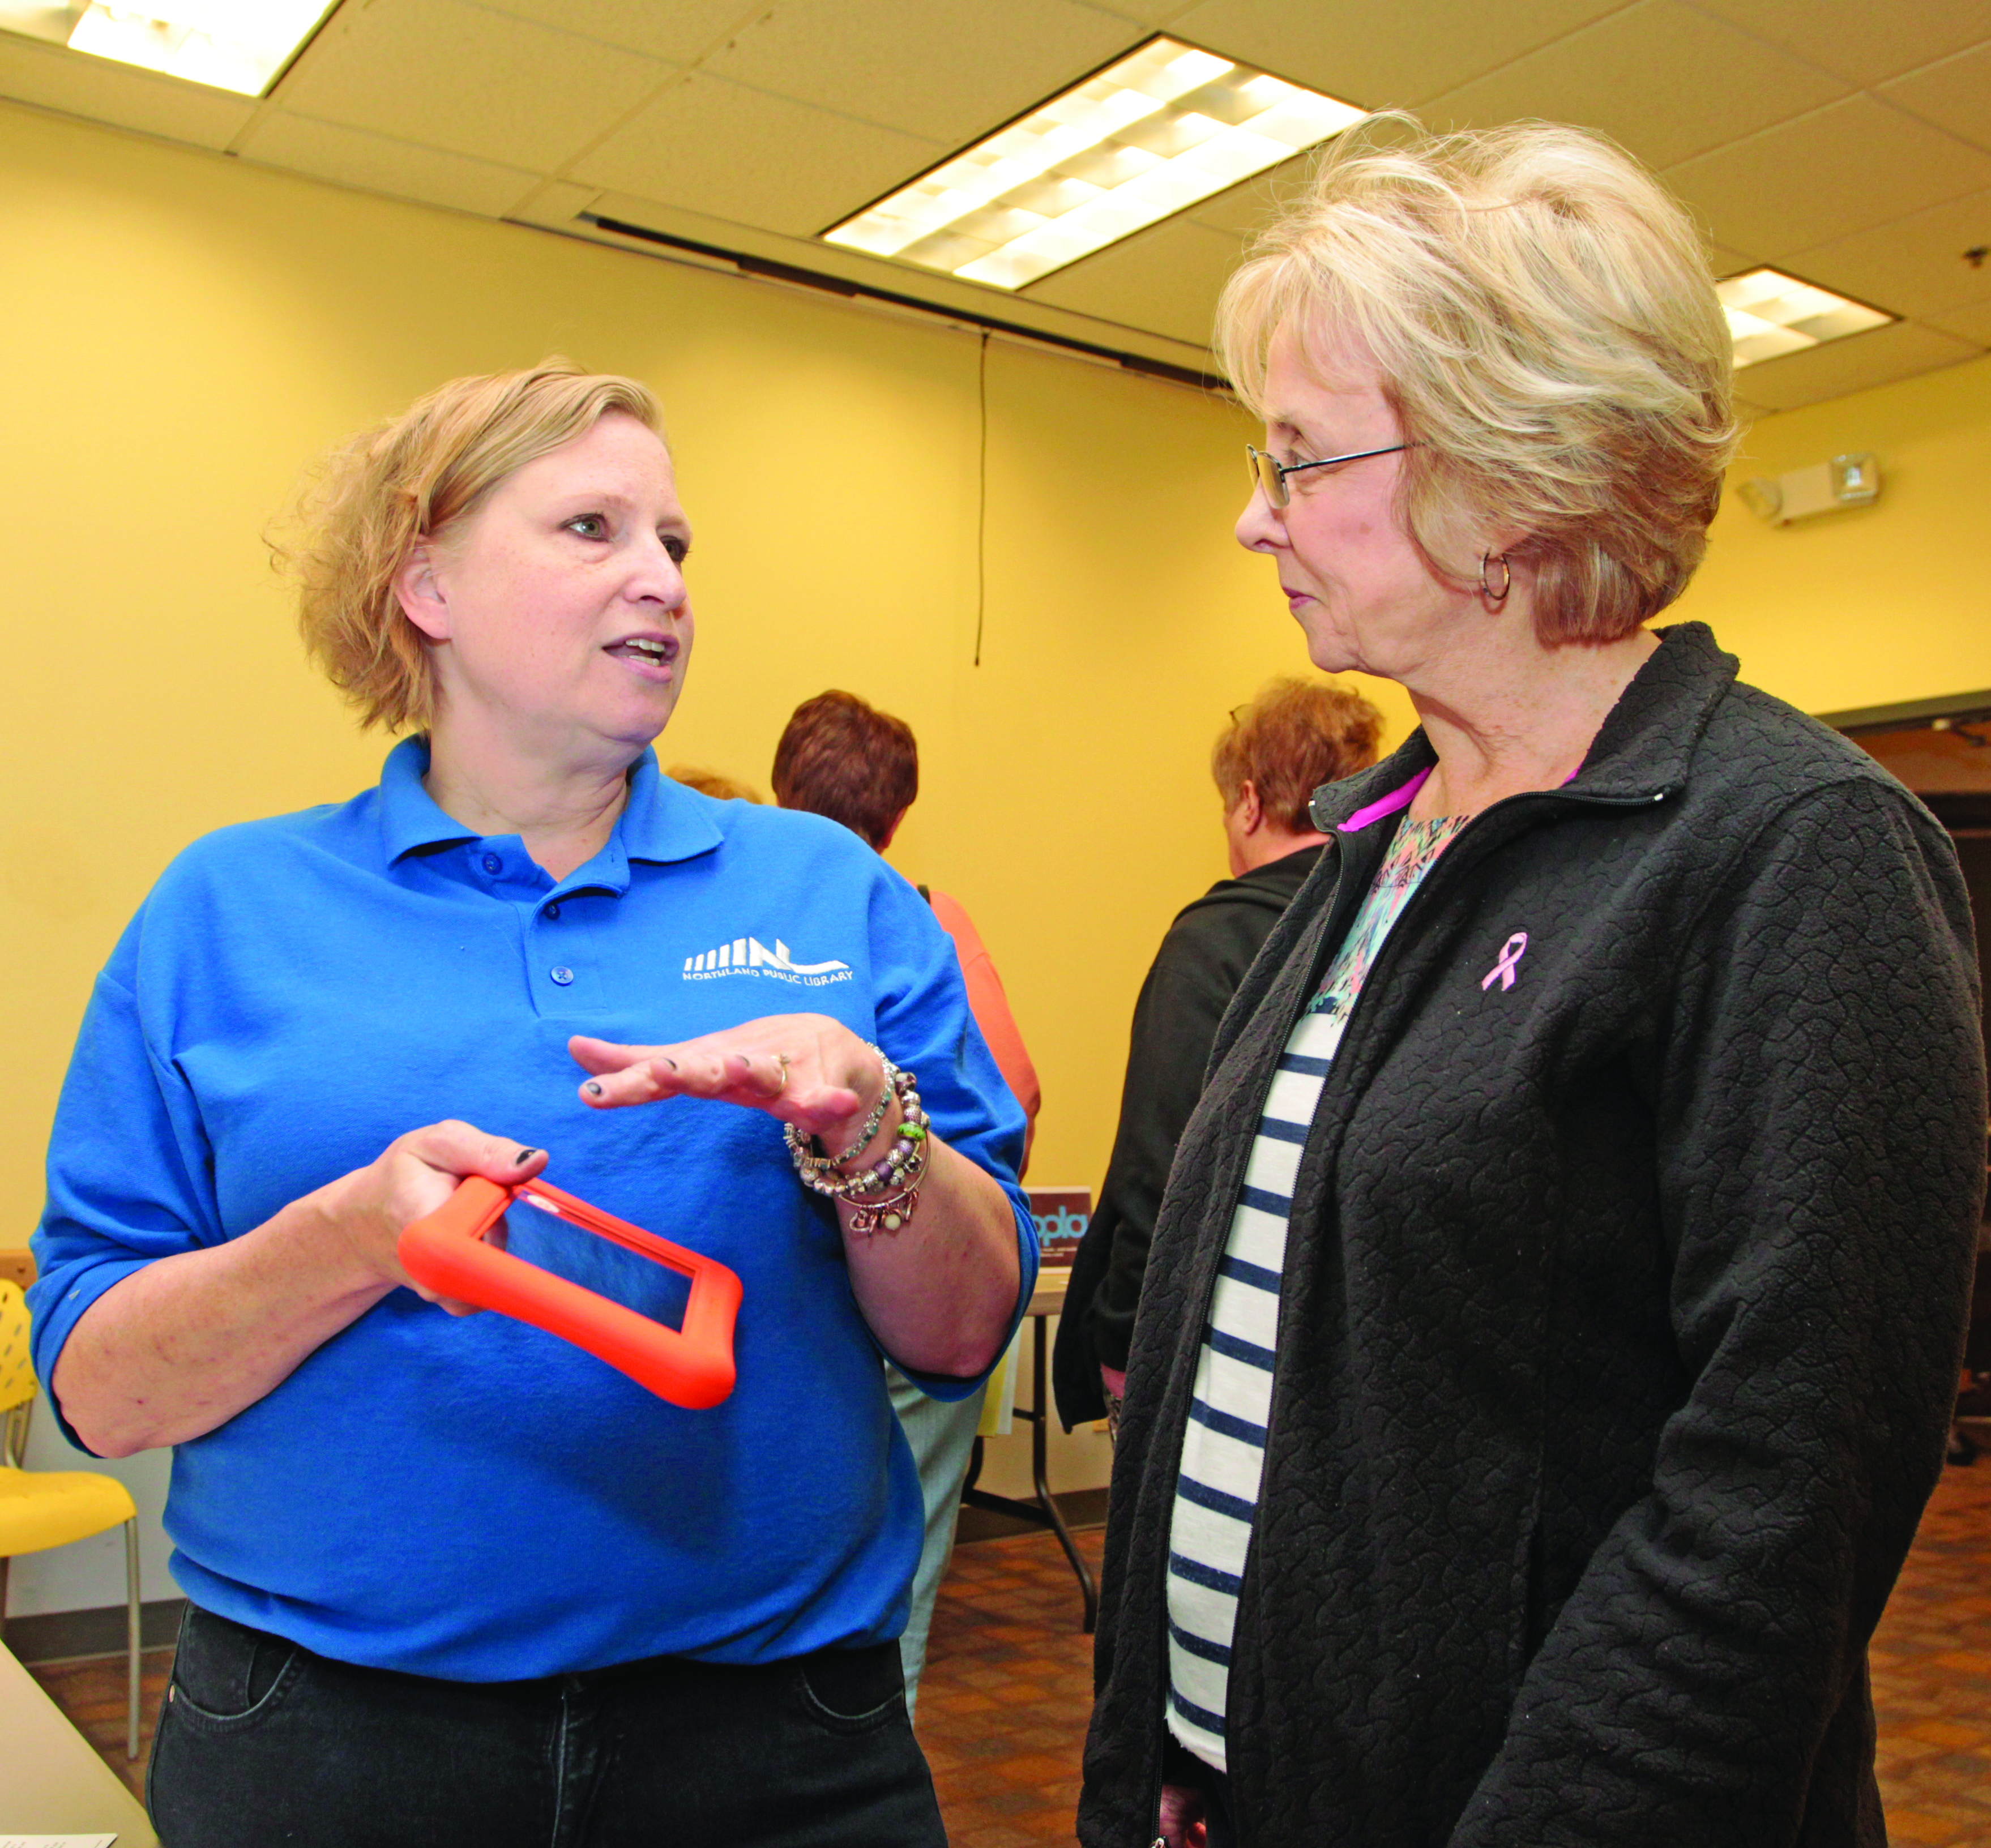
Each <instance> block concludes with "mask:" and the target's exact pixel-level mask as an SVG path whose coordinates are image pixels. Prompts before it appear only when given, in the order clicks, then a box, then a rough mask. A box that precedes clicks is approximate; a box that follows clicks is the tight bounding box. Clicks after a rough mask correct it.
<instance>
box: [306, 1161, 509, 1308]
mask: <svg viewBox="0 0 1991 1848" xmlns="http://www.w3.org/2000/svg"><path fill="white" fill-rule="evenodd" d="M544 1166H546V1152H545V1151H544V1150H543V1149H522V1148H520V1147H519V1145H518V1143H517V1142H513V1141H509V1140H507V1139H506V1138H503V1137H502V1136H494V1135H486V1134H485V1132H483V1131H482V1130H481V1129H476V1128H472V1127H471V1125H469V1124H468V1123H458V1122H444V1123H431V1124H429V1125H427V1126H426V1127H425V1128H420V1129H411V1130H410V1131H409V1132H407V1135H400V1136H396V1138H394V1139H393V1142H390V1143H389V1144H388V1145H387V1146H386V1148H385V1149H382V1150H381V1152H379V1155H376V1157H375V1158H374V1159H373V1160H372V1161H371V1162H368V1163H367V1165H366V1166H365V1167H364V1168H356V1169H353V1170H352V1172H351V1173H349V1174H345V1175H342V1176H340V1177H339V1179H337V1180H335V1181H333V1182H332V1183H330V1184H329V1185H328V1186H325V1187H323V1188H321V1189H319V1190H318V1196H316V1203H317V1205H318V1207H319V1210H321V1211H322V1213H324V1214H325V1217H327V1219H328V1220H329V1221H330V1222H331V1223H332V1226H333V1227H335V1228H336V1229H337V1230H338V1231H339V1233H340V1234H342V1235H343V1237H345V1240H346V1241H347V1244H348V1247H349V1252H350V1254H351V1255H352V1257H353V1258H355V1259H356V1260H357V1261H359V1264H361V1265H362V1266H363V1267H364V1268H366V1269H367V1270H369V1271H371V1272H372V1273H373V1275H376V1276H377V1277H379V1278H382V1279H383V1280H384V1281H387V1282H389V1283H393V1284H403V1285H407V1288H410V1289H411V1290H413V1291H414V1292H415V1293H416V1295H418V1296H420V1297H421V1298H424V1300H425V1301H427V1302H434V1303H439V1304H440V1305H441V1306H442V1307H443V1308H444V1309H447V1310H448V1311H449V1312H450V1313H451V1315H474V1314H475V1312H476V1309H475V1305H474V1304H471V1303H467V1302H456V1301H455V1300H454V1299H453V1298H449V1297H443V1296H437V1295H436V1294H435V1293H434V1292H433V1291H431V1290H427V1289H424V1288H423V1287H422V1286H421V1285H420V1284H418V1283H417V1282H416V1281H414V1278H411V1277H410V1276H409V1275H408V1274H407V1271H404V1270H403V1269H402V1268H401V1260H400V1253H399V1251H397V1249H396V1246H397V1243H398V1241H399V1240H400V1236H401V1232H402V1229H403V1227H406V1226H408V1225H411V1224H412V1223H414V1221H415V1220H418V1219H422V1218H424V1217H427V1215H428V1214H429V1213H433V1212H434V1211H435V1210H436V1209H437V1207H439V1206H441V1205H442V1204H443V1203H444V1202H445V1201H446V1200H448V1198H449V1196H451V1194H452V1193H454V1192H455V1191H456V1189H457V1186H458V1183H459V1182H461V1180H463V1179H465V1176H469V1175H473V1174H477V1175H482V1176H483V1177H484V1178H485V1179H486V1180H492V1181H496V1182H497V1183H499V1185H500V1186H507V1187H509V1186H516V1185H517V1184H518V1183H519V1182H520V1181H522V1180H525V1179H528V1178H529V1177H530V1176H533V1175H535V1174H537V1173H538V1172H539V1170H540V1169H542V1168H543V1167H544Z"/></svg>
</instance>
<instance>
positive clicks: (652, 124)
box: [573, 71, 948, 237]
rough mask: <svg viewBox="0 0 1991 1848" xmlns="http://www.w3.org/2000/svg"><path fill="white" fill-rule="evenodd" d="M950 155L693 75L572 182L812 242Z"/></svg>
mask: <svg viewBox="0 0 1991 1848" xmlns="http://www.w3.org/2000/svg"><path fill="white" fill-rule="evenodd" d="M947 152H948V149H947V148H945V147H944V146H942V145H941V144H940V143H938V142H937V141H920V140H916V139H914V138H913V137H912V136H910V135H907V134H899V133H898V132H897V131H895V130H893V129H890V128H878V127H876V126H875V125H874V124H871V123H869V122H858V121H852V120H851V118H850V117H849V116H846V115H833V114H831V113H830V112H829V111H828V110H825V109H814V108H811V107H809V106H808V104H805V103H795V102H791V101H789V100H788V99H787V98H786V97H777V96H770V95H769V94H767V92H766V91H765V90H749V89H747V88H746V87H744V85H742V84H738V83H725V82H723V81H722V80H720V79H719V78H717V77H707V76H706V74H705V73H703V71H694V72H693V73H692V75H691V76H690V77H688V78H686V80H685V81H684V82H683V83H681V84H679V85H677V86H676V87H674V88H672V89H671V90H666V91H665V93H664V94H662V96H660V97H657V98H656V99H655V100H654V101H652V103H650V104H648V106H647V107H645V108H644V109H643V110H642V111H640V112H639V113H638V114H637V115H636V116H635V118H634V119H633V120H631V121H630V122H628V124H625V126H624V127H623V128H621V129H619V130H618V131H617V132H616V133H615V134H614V135H612V136H611V137H610V138H609V139H608V141H604V143H603V144H602V145H601V146H600V147H598V148H594V149H593V150H592V151H590V153H589V154H588V155H587V157H586V158H584V159H582V160H580V161H577V162H575V163H574V171H573V178H575V179H578V180H584V181H589V182H593V183H594V184H596V185H603V186H609V187H613V188H614V189H615V190H616V191H618V192H634V193H637V194H639V195H640V196H642V197H643V198H645V199H661V200H662V201H663V202H665V204H666V205H679V206H687V207H689V208H690V209H693V210H694V211H698V212H703V213H706V214H708V215H710V216H712V217H714V218H725V219H731V220H734V221H735V222H736V223H740V224H747V225H758V226H761V228H762V229H764V230H770V231H785V232H787V233H789V234H790V235H791V236H793V237H813V236H814V235H815V233H817V232H818V231H820V230H822V229H823V228H824V227H825V226H828V225H829V224H831V223H834V222H835V221H836V220H837V219H839V218H841V217H842V216H845V215H846V213H850V212H854V211H855V210H856V209H857V208H858V207H859V206H861V205H863V204H864V203H865V202H866V201H868V200H870V199H875V198H876V196H878V195H879V194H880V193H881V192H889V191H890V189H892V188H893V187H894V186H896V185H898V184H899V183H900V182H901V181H903V180H906V179H910V178H911V177H912V175H914V174H915V173H917V172H920V171H921V169H922V168H927V167H930V166H931V165H933V164H934V162H935V161H937V160H938V159H939V158H941V156H942V155H944V154H945V153H947Z"/></svg>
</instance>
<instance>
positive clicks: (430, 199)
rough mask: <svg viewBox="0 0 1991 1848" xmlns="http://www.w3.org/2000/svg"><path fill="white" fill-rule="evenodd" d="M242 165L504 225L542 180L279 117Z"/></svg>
mask: <svg viewBox="0 0 1991 1848" xmlns="http://www.w3.org/2000/svg"><path fill="white" fill-rule="evenodd" d="M234 151H236V152H237V154H240V155H241V156H242V157H243V159H245V160H251V161H257V162H261V163H263V164H264V165H266V166H271V167H282V168H288V170H289V171H291V172H294V173H308V174H311V175H313V176H314V177H315V178H317V179H328V180H336V181H337V182H339V184H340V185H346V186H358V187H361V188H362V189H364V190H366V192H385V193H388V194H390V195H391V196H393V197H395V198H396V199H420V201H421V202H423V203H424V204H425V205H431V206H454V207H455V208H456V209H458V211H461V212H476V213H481V214H482V216H485V217H486V218H499V217H502V216H504V214H505V213H506V212H508V211H509V210H510V209H511V208H512V206H514V205H516V203H517V202H519V200H520V199H523V198H524V197H525V196H526V194H527V193H528V192H530V191H531V190H532V189H533V187H534V186H535V185H537V184H538V182H539V175H537V174H533V173H526V172H521V171H520V170H519V168H516V167H500V166H495V165H492V163H491V162H488V161H474V160H471V158H469V157H468V155H461V154H445V153H444V152H442V151H441V150H440V149H439V148H418V147H417V146H415V145H413V144H412V143H410V142H408V141H391V140H390V139H389V138H387V137H386V136H385V135H381V134H368V133H367V132H366V131H365V130H364V129H362V128H341V127H340V126H339V124H336V123H334V122H318V121H312V120H311V118H310V117H307V116H301V115H291V114H288V113H286V112H285V111H282V110H273V111H271V112H270V113H269V114H267V115H265V116H264V117H263V118H262V120H261V121H259V122H257V124H256V125H255V126H254V128H251V129H250V131H249V132H248V133H247V134H245V135H244V136H243V138H241V140H240V141H239V142H238V143H237V145H236V148H235V150H234Z"/></svg>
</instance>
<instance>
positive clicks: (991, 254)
mask: <svg viewBox="0 0 1991 1848" xmlns="http://www.w3.org/2000/svg"><path fill="white" fill-rule="evenodd" d="M1366 113H1367V112H1366V111H1363V110H1360V109H1357V108H1356V107H1354V106H1353V104H1349V103H1339V102H1336V100H1334V98H1333V97H1325V96H1322V95H1319V94H1318V93H1316V92H1315V91H1313V90H1302V89H1301V88H1300V87H1298V85H1297V84H1294V83H1285V82H1284V81H1282V80H1281V79H1279V78H1278V77H1269V76H1268V75H1267V74H1266V73H1264V71H1262V70H1253V69H1251V66H1248V65H1244V64H1236V63H1232V62H1231V61H1230V60H1229V59H1228V58H1220V57H1217V56H1214V55H1213V54H1212V53H1209V52H1207V51H1199V50H1197V49H1196V48H1195V47H1194V46H1190V45H1184V44H1183V43H1181V42H1180V41H1179V40H1178V39H1166V38H1162V39H1150V40H1149V42H1148V43H1146V44H1145V45H1143V46H1142V47H1141V48H1140V49H1139V50H1138V51H1135V52H1132V53H1129V54H1128V56H1125V57H1124V58H1122V59H1121V60H1120V61H1119V63H1117V64H1114V65H1111V66H1108V68H1107V69H1106V70H1102V71H1101V72H1100V73H1098V76H1096V77H1087V79H1086V80H1085V81H1084V83H1079V84H1077V85H1075V86H1074V87H1073V88H1071V89H1070V90H1066V91H1064V92H1063V93H1062V94H1060V95H1058V96H1055V97H1052V98H1051V100H1050V101H1049V102H1047V103H1046V104H1043V105H1042V106H1041V107H1038V108H1036V109H1033V111H1031V112H1030V114H1028V115H1026V116H1025V117H1023V118H1022V120H1021V121H1016V122H1012V123H1011V124H1009V127H1008V128H1001V129H998V130H997V131H996V133H995V134H992V135H990V136H989V137H988V138H987V139H986V140H985V141H978V142H976V143H975V145H974V146H973V147H972V148H968V149H967V150H966V151H965V152H963V153H961V154H958V155H955V157H954V158H952V159H951V160H949V161H948V162H944V164H943V165H940V166H938V167H936V168H934V170H933V171H932V172H931V173H927V174H923V175H921V177H920V178H919V179H916V180H914V182H912V184H911V185H908V186H902V187H900V189H899V190H898V191H897V192H894V193H893V194H892V195H891V196H890V197H889V198H886V199H880V201H879V202H878V203H877V204H876V205H875V206H870V208H868V209H866V210H865V211H863V212H860V213H858V214H857V215H856V217H854V218H849V219H846V220H844V222H843V223H842V224H839V225H837V226H835V227H833V228H832V230H828V231H825V233H823V237H824V238H825V240H827V241H828V242H829V243H833V244H839V245H842V247H844V248H845V249H846V250H863V251H864V252H866V254H869V255H870V256H873V257H895V258H897V260H899V261H900V262H901V263H912V264H918V265H919V266H920V267H921V268H922V269H927V270H938V271H941V273H942V274H945V275H949V276H958V277H962V278H963V279H964V280H965V281H969V282H986V283H992V284H995V286H996V288H1004V289H1019V288H1023V285H1024V284H1026V283H1031V282H1035V281H1036V280H1037V279H1038V278H1039V277H1042V276H1047V275H1049V274H1050V273H1051V271H1053V270H1058V269H1062V268H1063V267H1064V266H1065V265H1066V264H1068V263H1075V262H1077V260H1078V259H1079V258H1080V257H1089V256H1090V255H1091V254H1092V253H1093V252H1094V250H1102V249H1104V247H1106V246H1107V245H1108V244H1110V243H1118V241H1119V240H1121V238H1123V237H1129V236H1131V235H1132V233H1134V232H1136V231H1138V230H1142V229H1143V228H1144V227H1145V226H1149V225H1151V224H1153V223H1155V222H1156V221H1157V220H1160V219H1164V218H1167V217H1169V216H1171V215H1172V213H1177V212H1180V211H1183V210H1184V209H1186V208H1187V207H1188V206H1193V205H1194V204H1196V202H1197V201H1198V200H1199V199H1207V198H1209V197H1210V195H1211V194H1212V193H1213V192H1222V191H1224V189H1225V188H1226V187H1227V186H1234V185H1237V182H1239V181H1240V180H1244V179H1250V178H1251V175H1253V174H1254V173H1262V172H1264V170H1265V169H1266V168H1268V167H1275V166H1277V165H1278V164H1279V162H1281V161H1285V160H1290V159H1292V157H1293V156H1294V155H1295V154H1298V153H1300V152H1302V151H1303V150H1305V149H1306V148H1312V147H1315V146H1317V145H1319V143H1321V142H1322V141H1326V139H1327V138H1329V136H1330V135H1334V134H1339V133H1340V131H1342V130H1343V129H1344V128H1346V127H1347V126H1348V125H1349V123H1351V122H1356V121H1360V120H1361V119H1362V117H1363V115H1364V114H1366Z"/></svg>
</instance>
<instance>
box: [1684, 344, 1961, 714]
mask: <svg viewBox="0 0 1991 1848" xmlns="http://www.w3.org/2000/svg"><path fill="white" fill-rule="evenodd" d="M1741 382H1742V386H1743V389H1744V390H1745V391H1746V390H1748V373H1746V372H1745V373H1743V374H1742V376H1741ZM1860 450H1871V451H1874V452H1875V453H1876V454H1877V455H1878V456H1879V457H1880V469H1881V495H1880V500H1879V501H1878V502H1877V503H1876V504H1875V505H1873V506H1871V507H1860V508H1847V509H1843V510H1842V511H1840V512H1833V513H1825V514H1820V515H1819V516H1816V517H1815V518H1813V519H1807V520H1802V521H1799V522H1795V523H1794V524H1792V525H1791V526H1782V527H1772V526H1766V525H1765V524H1764V522H1762V521H1761V519H1758V518H1757V516H1755V515H1754V514H1753V513H1751V512H1750V511H1749V510H1748V508H1747V507H1745V506H1744V505H1743V504H1742V502H1741V499H1740V498H1739V496H1737V495H1735V494H1734V493H1733V492H1731V494H1730V495H1728V496H1727V499H1726V500H1725V502H1724V505H1723V507H1722V509H1721V512H1720V516H1719V517H1718V518H1717V519H1716V521H1715V523H1714V535H1713V539H1712V543H1711V544H1710V546H1709V549H1708V556H1707V563H1706V564H1705V565H1704V566H1703V567H1702V568H1701V571H1700V575H1699V577H1697V579H1696V580H1695V581H1694V583H1693V585H1692V587H1690V589H1689V590H1688V592H1687V594H1686V597H1683V599H1682V600H1681V602H1680V614H1683V615H1684V616H1692V617H1697V618H1700V620H1701V621H1705V622H1707V623H1710V624H1712V625H1714V631H1715V633H1716V635H1718V636H1719V637H1720V639H1721V641H1722V642H1723V644H1724V646H1726V647H1727V648H1729V649H1730V650H1731V651H1732V652H1734V653H1735V654H1737V655H1740V656H1741V660H1742V672H1743V674H1744V677H1745V678H1746V679H1750V680H1753V681H1754V682H1756V683H1757V684H1758V686H1763V687H1765V688H1767V689H1768V690H1769V691H1770V692H1771V693H1775V694H1776V695H1778V697H1780V698H1782V699H1788V700H1789V701H1790V702H1791V703H1792V704H1793V705H1794V706H1802V707H1803V708H1804V710H1806V711H1807V712H1839V711H1844V710H1847V709H1848V708H1851V707H1856V706H1884V705H1890V704H1892V703H1894V702H1895V701H1897V700H1901V699H1923V698H1927V697H1932V696H1935V695H1936V694H1938V693H1969V692H1976V691H1977V690H1978V689H1981V688H1984V687H1991V546H1987V543H1986V540H1987V536H1991V359H1976V360H1973V361H1972V362H1970V363H1969V365H1967V366H1952V367H1950V368H1949V369H1947V370H1945V371H1943V372H1937V373H1927V374H1925V376H1922V377H1921V378H1918V379H1906V380H1904V381H1903V382H1902V383H1900V384H1897V385H1887V386H1881V387H1880V388H1878V389H1877V390H1873V391H1866V392H1860V393H1857V394H1856V395H1854V396H1851V397H1846V398H1836V399H1834V400H1831V401H1830V402H1829V403H1824V404H1817V405H1813V406H1812V407H1810V408H1809V409H1808V410H1795V411H1788V412H1786V413H1785V414H1783V415H1782V416H1781V417H1770V418H1767V419H1766V420H1765V421H1764V422H1762V423H1761V424H1758V425H1757V426H1756V427H1755V428H1754V430H1753V431H1751V432H1750V434H1749V436H1748V441H1747V442H1746V444H1744V454H1743V455H1742V458H1741V461H1739V462H1738V463H1737V465H1736V467H1735V468H1734V471H1732V474H1731V482H1732V481H1734V480H1735V479H1737V478H1747V477H1748V476H1750V475H1782V474H1783V473H1785V471H1787V470H1789V469H1792V468H1805V467H1806V466H1808V465H1811V464H1812V463H1815V462H1823V461H1828V460H1829V459H1830V458H1832V457H1833V456H1835V455H1843V454H1848V453H1850V452H1854V451H1860Z"/></svg>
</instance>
